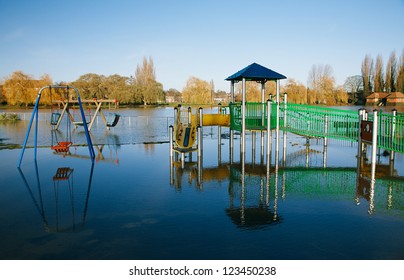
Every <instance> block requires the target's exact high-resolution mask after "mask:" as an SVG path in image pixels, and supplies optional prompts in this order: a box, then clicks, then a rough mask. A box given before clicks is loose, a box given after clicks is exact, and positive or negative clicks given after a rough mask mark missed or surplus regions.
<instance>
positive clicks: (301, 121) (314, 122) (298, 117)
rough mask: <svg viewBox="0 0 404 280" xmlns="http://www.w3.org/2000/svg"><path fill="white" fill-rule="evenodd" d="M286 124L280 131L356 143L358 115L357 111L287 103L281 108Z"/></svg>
mask: <svg viewBox="0 0 404 280" xmlns="http://www.w3.org/2000/svg"><path fill="white" fill-rule="evenodd" d="M281 112H282V113H283V114H282V115H284V117H285V116H286V119H287V122H286V125H285V126H284V127H282V129H285V130H286V131H288V132H292V133H295V134H300V135H304V136H309V137H329V138H334V139H341V140H349V141H357V140H358V137H359V115H358V112H357V111H350V110H340V109H333V108H327V107H321V106H310V105H302V104H292V103H288V104H287V106H281Z"/></svg>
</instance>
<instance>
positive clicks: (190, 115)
mask: <svg viewBox="0 0 404 280" xmlns="http://www.w3.org/2000/svg"><path fill="white" fill-rule="evenodd" d="M191 123H192V108H191V107H188V125H191Z"/></svg>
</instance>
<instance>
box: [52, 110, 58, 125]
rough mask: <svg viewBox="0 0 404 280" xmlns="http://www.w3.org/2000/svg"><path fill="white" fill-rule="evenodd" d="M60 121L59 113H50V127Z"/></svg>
mask: <svg viewBox="0 0 404 280" xmlns="http://www.w3.org/2000/svg"><path fill="white" fill-rule="evenodd" d="M59 119H60V113H52V115H51V120H50V123H51V125H57V124H58V121H59Z"/></svg>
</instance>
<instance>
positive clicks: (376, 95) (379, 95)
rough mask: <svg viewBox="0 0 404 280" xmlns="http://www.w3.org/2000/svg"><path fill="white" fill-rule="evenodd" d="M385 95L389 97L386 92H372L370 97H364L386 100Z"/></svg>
mask: <svg viewBox="0 0 404 280" xmlns="http://www.w3.org/2000/svg"><path fill="white" fill-rule="evenodd" d="M387 95H389V94H388V93H386V92H374V93H372V94H371V95H369V96H368V97H366V98H367V99H378V98H386V97H387Z"/></svg>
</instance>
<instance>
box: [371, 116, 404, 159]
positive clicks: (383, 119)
mask: <svg viewBox="0 0 404 280" xmlns="http://www.w3.org/2000/svg"><path fill="white" fill-rule="evenodd" d="M377 117H378V134H377V144H378V145H377V146H378V147H379V148H384V149H386V150H391V151H396V152H400V153H403V152H404V114H397V115H396V116H394V115H393V114H385V113H380V114H378V116H377ZM368 120H370V121H373V114H369V117H368Z"/></svg>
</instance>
